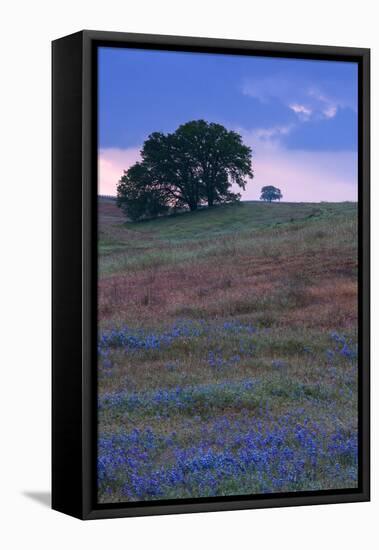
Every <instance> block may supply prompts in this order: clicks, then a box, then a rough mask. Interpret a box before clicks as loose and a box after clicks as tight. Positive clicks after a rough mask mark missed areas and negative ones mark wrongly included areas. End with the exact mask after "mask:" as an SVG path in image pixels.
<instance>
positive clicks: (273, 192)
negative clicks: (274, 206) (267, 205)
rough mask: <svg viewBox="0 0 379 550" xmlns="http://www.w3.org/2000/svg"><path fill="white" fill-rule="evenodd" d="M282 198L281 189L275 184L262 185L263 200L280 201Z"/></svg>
mask: <svg viewBox="0 0 379 550" xmlns="http://www.w3.org/2000/svg"><path fill="white" fill-rule="evenodd" d="M282 198H283V195H282V192H281V190H280V189H278V188H277V187H274V186H273V185H266V187H262V189H261V201H267V202H272V201H280V199H282Z"/></svg>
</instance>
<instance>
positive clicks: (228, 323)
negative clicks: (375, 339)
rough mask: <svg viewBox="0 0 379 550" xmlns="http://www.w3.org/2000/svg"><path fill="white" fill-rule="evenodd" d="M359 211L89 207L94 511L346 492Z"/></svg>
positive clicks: (352, 443) (350, 474)
mask: <svg viewBox="0 0 379 550" xmlns="http://www.w3.org/2000/svg"><path fill="white" fill-rule="evenodd" d="M355 208H356V207H355V205H353V204H351V203H346V204H343V205H323V206H319V205H318V206H317V207H316V206H315V205H304V204H303V205H301V204H299V205H285V204H283V205H261V204H257V203H250V204H247V205H243V206H233V207H227V208H220V209H217V208H216V209H214V211H213V212H200V213H195V214H194V215H192V214H188V215H187V214H183V215H181V216H177V217H175V218H172V219H166V220H156V221H155V222H144V223H137V224H129V223H128V224H125V223H124V222H123V220H122V218H120V216H119V214H118V211H117V209H116V207H115V206H114V204H112V203H111V201H103V202H100V245H99V250H100V281H99V339H98V358H99V360H98V374H99V376H98V378H99V388H98V390H99V391H98V420H99V438H98V499H99V501H100V502H103V503H106V502H128V501H141V500H155V499H171V498H190V497H210V496H211V497H212V496H223V495H243V494H261V493H272V492H288V491H308V490H319V489H321V490H322V489H337V488H352V487H355V486H357V457H358V452H357V346H356V342H357V336H356V318H357V305H356V300H357V289H356V287H357V281H356V278H357V275H356V264H357V259H356V210H355ZM210 216H211V217H213V220H212V219H211V220H209V217H210ZM332 219H333V223H331V220H332ZM277 220H279V221H277Z"/></svg>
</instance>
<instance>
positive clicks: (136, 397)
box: [52, 31, 370, 519]
mask: <svg viewBox="0 0 379 550" xmlns="http://www.w3.org/2000/svg"><path fill="white" fill-rule="evenodd" d="M369 58H370V57H369V50H367V49H360V48H345V47H334V46H333V47H330V46H307V45H297V44H296V45H295V44H279V43H277V44H276V43H265V42H248V41H235V40H218V39H207V38H188V37H173V36H152V35H141V34H126V33H125V34H124V33H109V32H99V31H82V32H79V33H76V34H73V35H70V36H67V37H64V38H61V39H59V40H56V41H54V42H53V388H52V390H53V402H52V415H53V417H52V425H53V447H52V465H53V470H52V502H53V505H52V506H53V508H54V509H55V510H59V511H61V512H64V513H67V514H70V515H73V516H75V517H78V518H82V519H96V518H112V517H121V516H139V515H151V514H172V513H184V512H204V511H217V510H239V509H246V508H262V507H274V506H275V507H277V506H298V505H307V504H327V503H340V502H358V501H367V500H369V479H370V456H369V407H370V393H369V212H370V211H369V170H370V165H369V162H370V159H369V155H370V144H369V140H370V104H369V101H370V98H369V89H370V88H369Z"/></svg>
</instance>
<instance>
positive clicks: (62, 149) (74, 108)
mask: <svg viewBox="0 0 379 550" xmlns="http://www.w3.org/2000/svg"><path fill="white" fill-rule="evenodd" d="M101 45H103V46H104V45H106V46H115V47H133V48H144V49H159V50H173V51H191V52H207V53H226V54H230V55H233V54H238V55H252V54H254V55H260V56H274V57H286V58H302V59H322V60H339V61H355V62H357V63H358V81H359V126H358V131H359V145H358V153H359V160H358V172H359V276H358V282H359V308H358V314H359V330H358V333H359V400H358V403H359V487H358V488H357V489H351V490H350V489H346V490H345V489H343V490H330V491H329V490H327V491H318V492H303V493H292V494H289V493H288V494H285V493H282V494H270V495H263V496H262V495H258V496H239V497H222V498H221V497H220V498H207V499H197V500H177V501H157V502H154V501H150V502H140V503H131V504H120V505H119V504H113V505H112V504H108V505H106V504H103V505H99V504H97V503H96V486H95V485H96V334H97V326H96V325H97V316H96V292H97V290H96V286H97V275H96V268H97V248H96V247H97V214H96V209H97V196H96V181H97V157H96V155H97V123H96V120H97V64H96V55H95V53H96V48H97V47H99V46H101ZM52 61H53V66H52V75H53V78H52V85H53V87H52V94H53V113H52V114H53V126H52V138H53V140H52V141H53V146H52V156H53V169H52V180H53V198H52V209H53V227H52V229H53V251H52V256H53V266H52V277H53V291H52V303H53V304H52V305H53V311H52V326H53V328H52V347H53V353H52V377H53V382H52V507H53V509H55V510H58V511H60V512H64V513H66V514H69V515H72V516H75V517H77V518H81V519H97V518H115V517H124V516H145V515H155V514H177V513H187V512H208V511H219V510H242V509H248V508H266V507H281V506H301V505H310V504H331V503H342V502H359V501H368V500H369V499H370V372H369V369H370V258H369V251H370V188H369V186H370V50H368V49H362V48H346V47H334V46H315V45H312V46H311V45H300V44H283V43H267V42H253V41H241V40H224V39H221V40H219V39H209V38H192V37H191V38H189V37H179V36H159V35H144V34H130V33H119V32H102V31H89V30H86V31H81V32H78V33H75V34H72V35H70V36H66V37H63V38H61V39H58V40H55V41H54V42H53V43H52Z"/></svg>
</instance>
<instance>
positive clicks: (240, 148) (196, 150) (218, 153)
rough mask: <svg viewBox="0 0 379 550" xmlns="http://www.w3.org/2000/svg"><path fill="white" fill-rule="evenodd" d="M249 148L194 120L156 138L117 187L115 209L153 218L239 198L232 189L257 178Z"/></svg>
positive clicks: (153, 136) (231, 134) (223, 130)
mask: <svg viewBox="0 0 379 550" xmlns="http://www.w3.org/2000/svg"><path fill="white" fill-rule="evenodd" d="M251 156H252V151H251V148H250V147H248V146H246V145H244V144H243V142H242V138H241V136H240V135H239V134H238V133H237V132H234V131H230V130H227V129H226V128H225V127H224V126H222V125H221V124H215V123H212V122H211V123H208V122H206V121H205V120H194V121H191V122H187V123H186V124H182V125H181V126H179V128H178V129H177V130H176V131H175V132H173V133H171V134H170V133H168V134H163V133H161V132H154V133H152V134H151V135H150V136H149V137H148V139H147V140H146V141H145V142H144V144H143V147H142V150H141V161H140V162H137V163H136V164H134V165H133V166H131V167H130V168H129V169H128V170H127V171H125V172H124V175H123V176H122V177H121V180H120V182H119V184H118V187H117V204H118V206H119V207H121V208H122V209H123V211H124V212H125V213H126V215H127V216H128V217H130V218H131V219H132V220H138V219H141V218H148V217H155V216H158V215H160V214H164V213H165V212H167V211H168V210H169V209H170V208H189V209H190V210H196V209H197V208H198V206H199V205H201V204H208V206H209V207H212V206H213V205H215V204H218V203H225V202H232V201H237V200H239V199H240V196H241V195H240V193H233V192H232V191H231V186H232V184H233V183H234V184H236V185H238V186H239V187H240V188H242V189H245V186H246V183H247V182H246V178H247V177H249V178H252V177H253V171H252V166H251Z"/></svg>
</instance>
